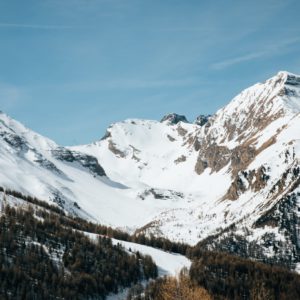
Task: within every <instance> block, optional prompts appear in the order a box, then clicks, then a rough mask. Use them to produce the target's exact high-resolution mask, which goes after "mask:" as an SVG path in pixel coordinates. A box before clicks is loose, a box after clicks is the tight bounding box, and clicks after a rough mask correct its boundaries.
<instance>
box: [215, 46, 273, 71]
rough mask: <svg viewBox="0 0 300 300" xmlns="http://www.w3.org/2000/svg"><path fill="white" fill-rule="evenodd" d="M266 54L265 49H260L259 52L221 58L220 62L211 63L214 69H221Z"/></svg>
mask: <svg viewBox="0 0 300 300" xmlns="http://www.w3.org/2000/svg"><path fill="white" fill-rule="evenodd" d="M266 54H267V52H266V51H261V52H256V53H249V54H246V55H242V56H238V57H234V58H230V59H227V60H223V61H221V62H217V63H214V64H212V68H213V69H215V70H222V69H225V68H227V67H230V66H232V65H236V64H239V63H241V62H245V61H249V60H253V59H257V58H260V57H263V56H265V55H266Z"/></svg>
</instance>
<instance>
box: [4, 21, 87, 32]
mask: <svg viewBox="0 0 300 300" xmlns="http://www.w3.org/2000/svg"><path fill="white" fill-rule="evenodd" d="M0 28H25V29H26V28H27V29H44V30H57V29H79V28H88V27H86V26H67V25H44V24H22V23H0Z"/></svg>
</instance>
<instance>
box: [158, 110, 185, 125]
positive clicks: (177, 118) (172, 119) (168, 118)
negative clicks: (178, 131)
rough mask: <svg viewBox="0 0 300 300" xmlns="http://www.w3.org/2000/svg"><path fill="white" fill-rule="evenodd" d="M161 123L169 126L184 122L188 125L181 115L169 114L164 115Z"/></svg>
mask: <svg viewBox="0 0 300 300" xmlns="http://www.w3.org/2000/svg"><path fill="white" fill-rule="evenodd" d="M160 122H161V123H163V122H167V123H168V124H170V125H175V124H177V123H179V122H184V123H188V120H187V119H186V117H185V116H183V115H178V114H176V113H170V114H167V115H165V116H164V117H163V118H162V119H161V121H160Z"/></svg>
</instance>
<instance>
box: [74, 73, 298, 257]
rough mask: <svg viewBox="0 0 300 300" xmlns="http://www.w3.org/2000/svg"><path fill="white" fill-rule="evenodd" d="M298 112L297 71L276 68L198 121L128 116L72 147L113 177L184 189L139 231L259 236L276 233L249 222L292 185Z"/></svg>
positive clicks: (182, 236)
mask: <svg viewBox="0 0 300 300" xmlns="http://www.w3.org/2000/svg"><path fill="white" fill-rule="evenodd" d="M299 112H300V77H299V76H296V75H293V74H291V73H288V72H279V73H278V74H277V75H275V76H274V77H272V78H271V79H269V80H267V81H266V82H264V83H259V84H255V85H254V86H252V87H250V88H248V89H246V90H244V91H243V92H242V93H241V94H239V95H238V96H236V97H235V98H234V99H233V100H232V101H231V102H230V103H229V104H228V105H227V106H226V107H224V108H222V109H220V110H219V111H218V112H217V113H216V114H215V115H213V116H210V117H207V118H201V119H205V122H202V123H201V122H200V125H198V123H197V122H196V124H189V123H186V122H182V121H181V120H186V119H185V118H183V117H182V116H181V117H180V118H179V117H176V116H174V114H172V115H169V116H167V117H165V118H163V121H162V122H156V121H146V120H127V121H125V122H122V123H116V124H113V125H112V126H111V127H110V128H108V130H107V133H106V135H105V136H104V138H103V139H102V140H101V141H98V142H96V143H93V144H91V145H86V146H78V147H75V148H74V149H75V150H77V151H81V152H84V153H88V154H89V155H93V156H95V157H97V158H98V161H99V162H100V164H101V165H103V166H104V168H105V170H106V172H107V174H108V175H109V176H110V177H111V178H112V179H114V180H117V181H120V182H122V183H124V184H126V185H128V186H131V187H133V188H135V187H140V186H141V185H147V186H149V187H151V188H152V192H153V191H154V193H155V189H160V190H165V189H168V190H171V191H173V192H172V193H174V191H177V192H180V193H182V194H183V195H184V196H185V199H186V195H188V197H189V200H188V201H185V200H183V201H181V202H180V205H178V206H177V207H170V209H169V210H165V211H163V212H162V213H160V214H158V215H157V217H156V218H154V219H153V221H152V222H150V223H148V224H147V225H146V226H144V227H143V228H141V230H142V231H145V232H149V233H150V232H152V233H155V234H163V235H166V236H168V237H169V238H172V239H176V240H184V241H188V242H190V243H195V242H196V241H197V240H201V239H204V238H206V237H209V236H210V235H212V234H218V233H220V232H223V231H224V230H226V228H227V227H229V226H232V225H233V224H240V225H239V226H240V227H247V228H248V230H249V231H251V233H253V230H254V231H255V236H256V239H255V241H253V242H258V241H259V240H261V239H263V236H264V233H265V232H270V231H272V232H274V231H277V236H278V237H281V235H282V233H280V230H279V228H266V229H265V230H258V229H253V230H252V226H254V225H253V224H255V222H256V221H257V219H259V218H260V217H261V216H262V215H264V214H266V213H267V212H268V211H270V210H271V208H272V207H274V206H275V205H276V204H277V203H278V202H280V201H282V199H283V198H284V197H289V195H291V193H294V194H295V193H297V189H298V186H299V173H298V168H299V156H300V152H299V149H300V148H299V140H300V131H299V129H298V128H299V126H300V115H299ZM170 116H171V117H172V120H176V122H170V118H171V117H170ZM158 198H159V197H158ZM296 206H297V205H296ZM296 209H297V207H296V208H295V210H296ZM240 227H239V228H240ZM250 229H251V230H250ZM253 234H254V233H253ZM283 238H285V237H283ZM286 238H287V239H289V237H286ZM269 241H270V239H269ZM265 244H266V243H265ZM227 246H228V245H227ZM216 247H217V246H216ZM227 248H228V247H227ZM268 253H271V254H270V255H272V249H269V250H268Z"/></svg>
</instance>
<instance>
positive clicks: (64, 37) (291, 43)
mask: <svg viewBox="0 0 300 300" xmlns="http://www.w3.org/2000/svg"><path fill="white" fill-rule="evenodd" d="M299 12H300V1H299V0H295V1H293V0H260V1H256V0H252V1H240V0H236V1H231V0H222V1H221V0H220V1H217V0H215V1H201V0H196V1H193V0H185V1H182V0H180V1H177V0H64V1H62V0H27V1H20V0H0V109H1V110H3V111H4V112H6V113H7V114H9V115H11V116H12V117H14V118H16V119H17V120H19V121H21V122H23V123H24V124H25V125H26V126H28V127H30V128H32V129H34V130H35V131H38V132H39V133H41V134H43V135H46V136H48V137H50V138H52V139H54V140H55V141H56V142H58V143H60V144H63V145H73V144H82V143H88V142H91V141H94V140H97V139H99V138H100V137H101V136H102V135H103V134H104V132H105V129H106V127H107V126H109V124H110V123H112V122H116V121H119V120H123V119H126V118H147V119H160V118H161V117H162V116H163V115H164V114H165V113H168V112H177V113H181V114H185V115H186V116H187V118H188V119H189V120H191V121H192V120H193V119H194V118H195V117H196V116H197V115H198V114H203V113H204V114H206V113H213V112H215V111H216V110H217V109H219V108H220V107H222V106H224V105H225V104H226V103H227V102H229V101H230V99H232V97H233V96H235V95H236V94H237V93H239V92H240V91H241V90H242V89H244V88H246V87H248V86H249V85H252V84H254V83H256V82H258V81H263V80H265V79H267V78H268V77H271V76H272V75H274V74H275V73H277V72H278V71H279V70H288V71H290V72H293V73H298V74H300V16H299Z"/></svg>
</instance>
